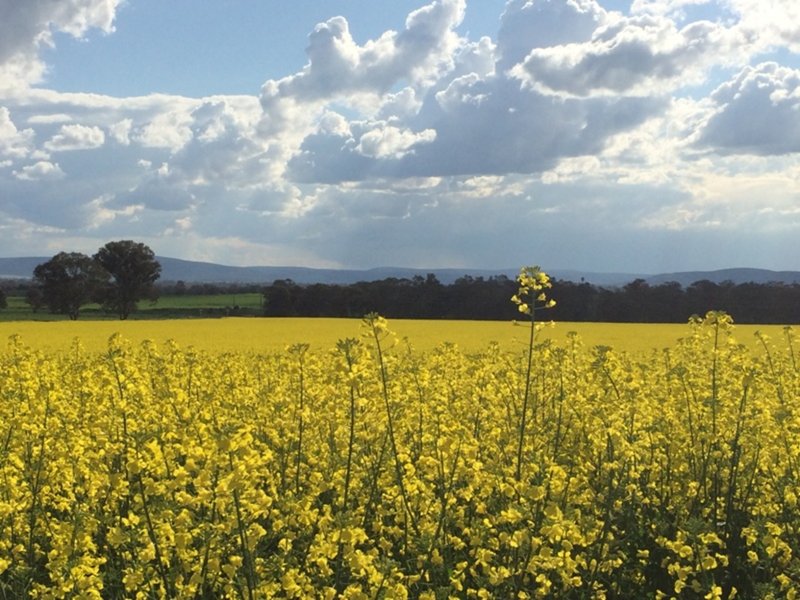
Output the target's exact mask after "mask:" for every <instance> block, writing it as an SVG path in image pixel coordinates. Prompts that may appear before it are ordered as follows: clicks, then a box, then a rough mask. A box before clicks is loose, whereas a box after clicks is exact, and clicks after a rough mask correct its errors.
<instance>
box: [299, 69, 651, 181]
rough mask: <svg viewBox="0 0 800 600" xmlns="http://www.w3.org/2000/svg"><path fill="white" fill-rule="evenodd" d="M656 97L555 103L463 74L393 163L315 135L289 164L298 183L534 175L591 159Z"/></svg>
mask: <svg viewBox="0 0 800 600" xmlns="http://www.w3.org/2000/svg"><path fill="white" fill-rule="evenodd" d="M665 106H666V103H665V100H662V99H659V98H639V97H631V98H625V97H620V98H613V99H609V98H596V99H566V100H564V99H557V98H553V97H550V96H546V95H542V94H539V93H537V92H535V91H533V90H527V89H522V88H520V86H519V84H518V83H517V82H516V81H514V80H509V79H506V78H503V77H495V78H490V79H488V80H486V81H484V80H481V79H479V78H478V77H477V76H475V75H473V76H466V77H462V78H459V79H456V80H455V81H453V82H452V83H451V84H450V86H449V87H448V88H447V89H446V90H443V91H441V92H439V93H438V94H436V95H435V96H433V97H431V96H429V97H428V98H427V99H426V101H425V104H424V106H423V108H422V110H421V111H420V113H419V115H418V116H417V117H415V118H414V119H410V120H409V121H408V122H406V123H403V125H404V126H405V127H407V128H408V129H409V130H410V131H413V132H416V134H417V135H421V134H422V132H425V131H431V132H434V133H435V138H434V136H433V135H429V136H427V137H426V138H425V139H423V140H421V141H424V143H419V144H412V145H410V146H409V147H408V148H406V152H405V153H404V154H403V155H402V156H400V157H392V158H387V159H385V160H380V159H376V158H369V157H365V156H364V155H363V154H361V153H359V152H358V146H359V144H360V143H361V135H363V133H365V132H363V133H359V132H358V131H357V130H356V131H353V132H352V133H351V134H349V135H348V134H342V133H339V132H337V133H335V134H326V133H324V132H318V133H316V134H314V135H312V136H309V137H308V138H306V140H305V141H304V142H303V145H302V147H301V151H300V153H299V154H298V155H297V156H296V157H295V158H294V159H293V160H292V161H290V169H289V174H290V176H292V177H294V178H295V179H296V180H297V181H305V182H311V181H325V182H332V181H347V180H359V179H364V178H366V177H414V176H424V177H427V176H445V175H485V174H499V175H502V174H507V173H539V172H542V171H544V170H547V169H549V168H552V167H553V166H554V165H555V164H556V163H557V162H558V160H560V159H561V158H565V157H570V156H581V155H586V154H594V153H597V152H599V151H601V150H602V149H603V147H604V146H605V144H606V141H607V140H608V139H609V137H611V136H613V135H615V134H617V133H620V132H622V131H626V130H628V129H630V128H633V127H635V126H637V125H639V124H641V123H642V122H643V121H645V120H646V119H647V118H649V117H651V116H653V115H654V114H657V113H658V112H660V111H662V110H663V109H664V108H665Z"/></svg>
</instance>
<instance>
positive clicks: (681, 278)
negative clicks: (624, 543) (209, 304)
mask: <svg viewBox="0 0 800 600" xmlns="http://www.w3.org/2000/svg"><path fill="white" fill-rule="evenodd" d="M49 258H50V257H22V258H0V278H7V279H8V278H16V279H22V278H29V277H31V275H32V273H33V269H34V268H35V267H36V265H39V264H41V263H43V262H45V261H47V260H49ZM157 260H158V261H159V262H160V263H161V268H162V271H161V279H162V281H185V282H186V283H272V282H273V281H275V280H276V279H291V280H292V281H294V282H296V283H300V284H311V283H328V284H349V283H356V282H358V281H378V280H381V279H387V278H390V277H395V278H398V279H410V278H412V277H414V276H417V275H419V276H421V277H425V276H426V275H427V274H428V273H433V274H434V275H436V278H437V279H438V280H439V281H440V282H442V283H444V284H450V283H453V282H454V281H455V280H456V279H458V278H460V277H464V276H469V277H483V278H484V279H486V278H489V277H493V276H497V275H505V276H506V277H508V278H510V279H513V278H514V277H516V275H517V273H518V272H519V269H518V268H513V269H510V268H509V269H495V270H492V269H406V268H399V267H380V268H375V269H365V270H358V269H311V268H307V267H232V266H227V265H220V264H216V263H209V262H198V261H191V260H182V259H178V258H169V257H165V256H159V257H157ZM548 273H550V275H552V276H553V277H555V278H556V279H562V280H567V281H574V282H584V281H585V282H587V283H591V284H593V285H598V286H607V287H614V286H622V285H625V284H626V283H629V282H631V281H633V280H634V279H644V280H645V281H647V283H649V284H650V285H658V284H660V283H664V282H667V281H677V282H678V283H680V284H681V285H683V286H687V285H690V284H691V283H693V282H695V281H700V280H702V279H707V280H709V281H713V282H716V283H720V282H723V281H732V282H733V283H737V284H738V283H747V282H755V283H769V282H783V283H800V271H770V270H767V269H722V270H718V271H687V272H679V273H664V274H659V275H644V274H637V273H592V272H585V271H574V270H558V269H555V270H552V271H548Z"/></svg>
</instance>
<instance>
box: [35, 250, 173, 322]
mask: <svg viewBox="0 0 800 600" xmlns="http://www.w3.org/2000/svg"><path fill="white" fill-rule="evenodd" d="M160 275H161V265H160V264H159V263H158V261H157V260H156V259H155V254H154V253H153V251H152V250H151V249H150V248H149V247H148V246H146V245H145V244H142V243H139V242H134V241H131V240H120V241H116V242H108V243H107V244H106V245H104V246H103V247H101V248H100V249H99V250H98V251H97V252H96V253H95V254H94V255H93V256H87V255H86V254H82V253H80V252H59V253H58V254H56V255H55V256H53V258H51V259H50V260H48V261H47V262H44V263H42V264H40V265H37V266H36V268H35V269H34V271H33V285H31V286H29V287H28V289H27V291H26V294H25V300H26V302H27V303H28V304H29V305H30V306H31V307H32V308H33V310H34V311H36V310H39V309H40V308H42V307H45V306H46V307H47V308H48V309H49V310H50V312H52V313H55V314H65V315H67V316H68V317H69V318H70V319H72V320H76V319H77V318H78V316H79V315H80V311H81V308H82V307H83V306H85V305H86V304H89V303H98V304H100V305H101V307H102V308H103V310H105V311H107V312H111V313H114V314H116V315H118V316H119V318H120V319H123V320H124V319H127V318H128V316H129V315H130V314H131V313H132V312H133V311H135V310H136V308H137V303H138V302H139V301H140V300H143V299H148V300H155V299H156V298H157V297H158V292H157V288H156V287H155V285H154V284H155V282H156V280H157V279H158V278H159V277H160Z"/></svg>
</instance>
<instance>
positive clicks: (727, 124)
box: [695, 63, 800, 155]
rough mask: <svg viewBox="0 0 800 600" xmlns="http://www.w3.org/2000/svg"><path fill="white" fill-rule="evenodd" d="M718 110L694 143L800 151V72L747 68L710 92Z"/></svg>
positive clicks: (761, 151)
mask: <svg viewBox="0 0 800 600" xmlns="http://www.w3.org/2000/svg"><path fill="white" fill-rule="evenodd" d="M711 99H712V101H713V102H714V105H715V110H714V112H713V114H712V115H711V117H710V118H709V119H708V121H707V122H706V124H705V126H704V127H703V128H702V129H701V131H700V132H699V135H698V137H697V140H696V143H695V145H696V147H699V148H710V149H712V150H716V151H717V152H720V153H723V154H726V153H744V154H758V155H775V154H785V153H793V152H800V70H795V69H790V68H786V67H781V66H779V65H778V64H776V63H762V64H760V65H758V66H756V67H747V68H745V69H744V70H742V71H741V72H740V73H739V74H738V75H737V76H736V77H735V78H733V79H732V80H731V81H729V82H727V83H725V84H723V85H721V86H720V87H719V88H717V90H716V91H715V92H714V93H713V94H712V96H711Z"/></svg>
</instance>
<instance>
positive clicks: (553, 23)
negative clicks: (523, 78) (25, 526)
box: [497, 0, 606, 70]
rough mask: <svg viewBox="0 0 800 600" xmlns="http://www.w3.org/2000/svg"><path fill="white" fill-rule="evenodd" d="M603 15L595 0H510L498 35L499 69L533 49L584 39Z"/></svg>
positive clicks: (513, 62)
mask: <svg viewBox="0 0 800 600" xmlns="http://www.w3.org/2000/svg"><path fill="white" fill-rule="evenodd" d="M605 18H606V11H605V10H604V9H603V8H602V7H601V6H600V5H599V4H597V2H595V1H594V0H558V1H553V0H509V1H508V3H507V4H506V10H505V12H504V13H503V17H502V21H501V26H500V31H499V32H498V34H497V46H498V51H499V53H500V55H501V58H500V61H499V63H498V68H499V69H501V70H506V69H510V68H511V67H513V66H514V65H516V64H518V63H520V62H522V60H523V59H524V58H525V57H526V56H528V54H530V52H531V50H533V49H534V48H545V47H549V46H558V45H563V44H569V43H574V42H583V41H586V40H588V39H589V38H590V37H591V35H592V33H593V32H594V31H595V29H597V27H598V26H600V25H601V24H602V23H603V22H604V20H605Z"/></svg>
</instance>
